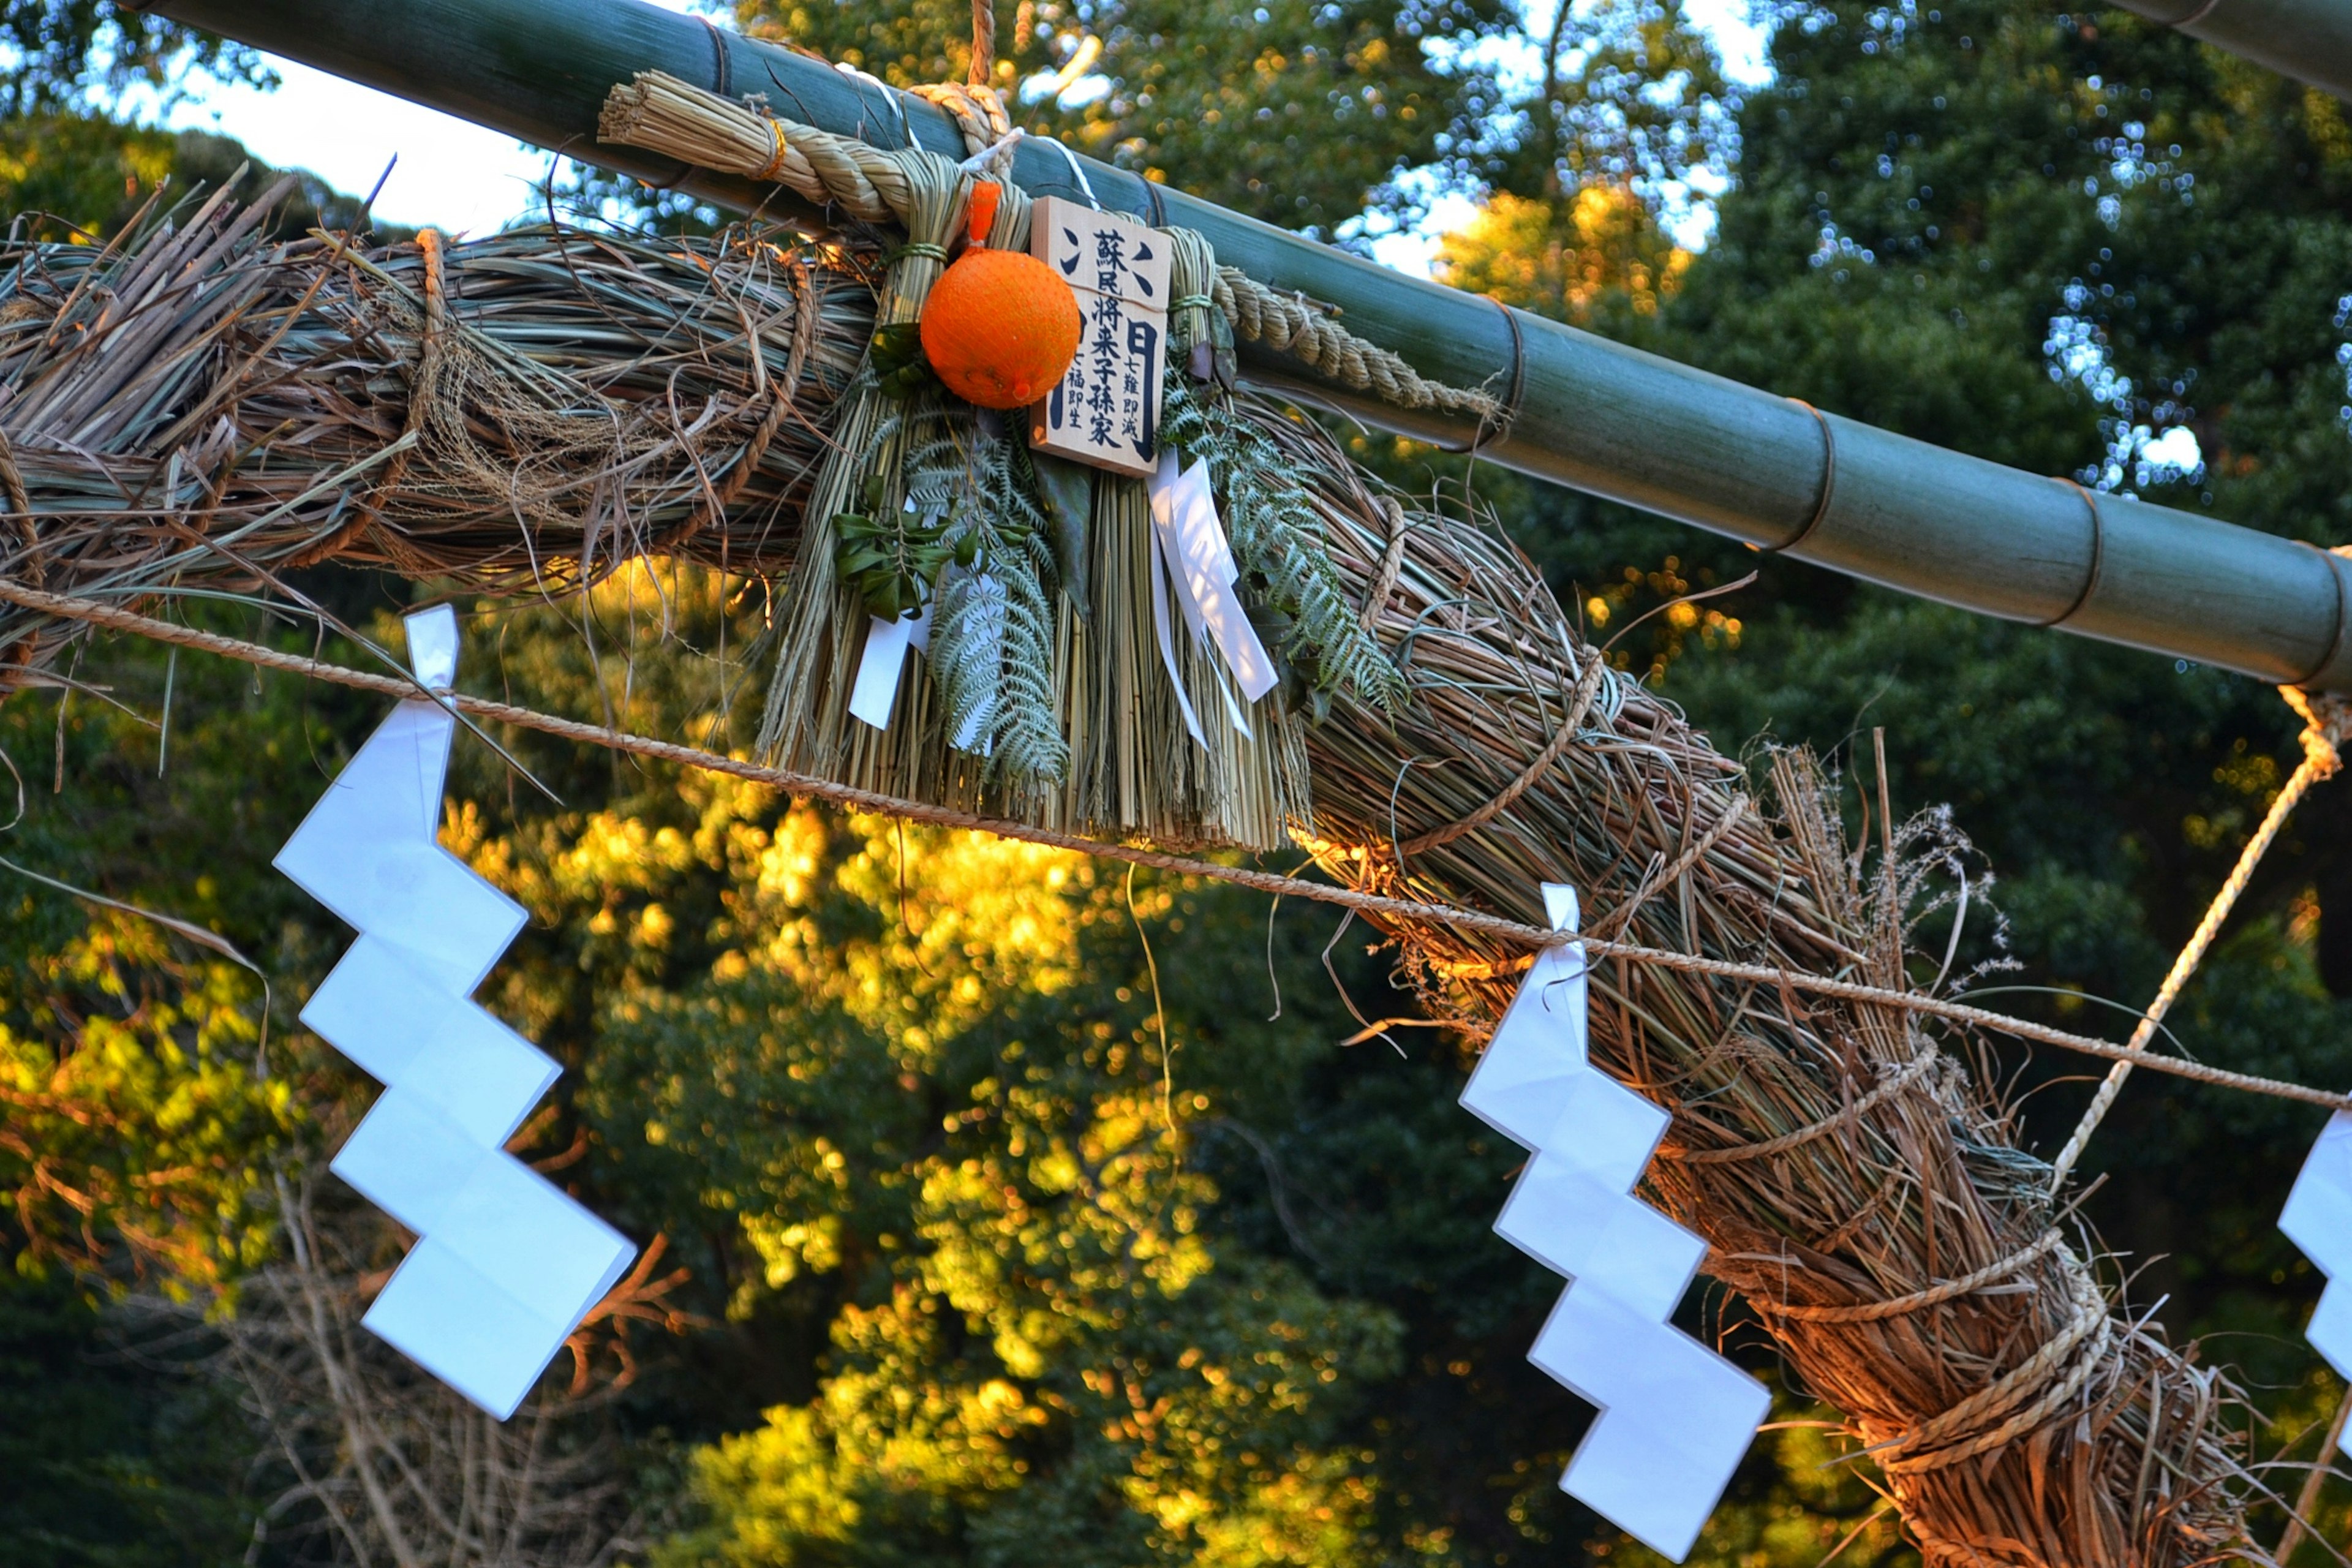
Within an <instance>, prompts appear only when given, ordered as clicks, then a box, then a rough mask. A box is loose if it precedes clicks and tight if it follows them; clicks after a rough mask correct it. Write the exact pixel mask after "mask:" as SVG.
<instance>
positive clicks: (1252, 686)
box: [1150, 451, 1279, 734]
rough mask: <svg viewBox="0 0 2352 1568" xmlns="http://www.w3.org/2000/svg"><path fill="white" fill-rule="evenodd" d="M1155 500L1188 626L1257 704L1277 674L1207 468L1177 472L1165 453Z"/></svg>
mask: <svg viewBox="0 0 2352 1568" xmlns="http://www.w3.org/2000/svg"><path fill="white" fill-rule="evenodd" d="M1150 497H1151V526H1152V536H1153V538H1154V539H1156V540H1157V541H1158V542H1159V545H1160V553H1161V554H1162V555H1164V556H1165V557H1166V559H1167V564H1168V572H1169V574H1170V576H1171V577H1172V578H1173V579H1174V581H1175V583H1176V584H1177V588H1178V590H1179V593H1178V600H1179V603H1180V604H1181V605H1182V608H1183V611H1184V624H1185V626H1187V627H1188V628H1189V629H1190V630H1191V631H1192V640H1193V641H1195V642H1202V643H1205V642H1212V641H1213V642H1214V643H1215V644H1216V646H1217V651H1218V652H1220V653H1221V654H1223V656H1224V659H1225V664H1226V667H1227V668H1230V669H1231V670H1232V671H1233V672H1234V679H1235V680H1236V681H1238V682H1239V683H1240V686H1241V690H1242V697H1243V700H1245V701H1249V702H1255V701H1256V700H1258V699H1259V698H1261V697H1264V696H1265V694H1266V693H1267V692H1269V691H1271V690H1273V689H1274V688H1275V685H1276V681H1277V679H1279V677H1277V676H1276V673H1275V668H1274V658H1273V656H1271V655H1270V654H1268V653H1267V652H1266V651H1265V644H1264V643H1263V642H1261V641H1260V640H1259V639H1258V635H1257V628H1256V627H1255V626H1251V625H1250V622H1249V616H1248V615H1247V613H1246V612H1244V609H1243V608H1242V601H1241V595H1240V594H1239V593H1238V592H1237V591H1236V589H1235V587H1234V584H1236V583H1238V582H1239V581H1240V580H1241V568H1240V567H1239V566H1238V565H1236V564H1235V563H1234V552H1233V549H1232V546H1231V545H1230V544H1228V543H1227V542H1226V540H1225V528H1224V523H1223V521H1222V520H1221V519H1219V518H1218V516H1217V501H1216V497H1215V495H1214V494H1213V492H1212V490H1211V489H1210V485H1209V466H1208V465H1207V464H1206V463H1200V462H1196V463H1194V464H1193V465H1192V467H1191V468H1183V469H1179V468H1177V466H1176V454H1175V453H1173V452H1172V451H1171V452H1163V453H1161V454H1160V471H1159V472H1158V473H1157V474H1156V475H1154V476H1153V478H1152V480H1151V487H1150ZM1235 724H1236V727H1237V728H1239V729H1240V730H1241V731H1242V732H1243V733H1244V734H1247V733H1249V725H1248V722H1247V721H1244V720H1236V721H1235Z"/></svg>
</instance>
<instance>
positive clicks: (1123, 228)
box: [1029, 196, 1169, 475]
mask: <svg viewBox="0 0 2352 1568" xmlns="http://www.w3.org/2000/svg"><path fill="white" fill-rule="evenodd" d="M1029 252H1030V254H1031V255H1033V256H1034V257H1036V258H1039V259H1040V260H1042V261H1044V262H1045V264H1046V265H1047V266H1049V267H1051V268H1053V269H1054V271H1055V275H1056V276H1058V277H1059V278H1061V279H1063V280H1064V281H1065V282H1066V283H1068V284H1069V286H1070V288H1071V289H1072V290H1073V291H1074V292H1076V295H1077V297H1078V319H1079V322H1080V330H1079V332H1078V357H1077V358H1076V359H1075V360H1073V361H1072V362H1071V363H1070V369H1069V372H1068V374H1066V375H1064V376H1063V377H1062V384H1061V385H1059V386H1057V387H1055V389H1054V392H1053V395H1051V396H1050V397H1048V398H1046V399H1045V401H1044V402H1043V403H1040V404H1038V405H1035V406H1034V407H1033V408H1032V409H1031V410H1030V421H1029V442H1030V445H1031V446H1033V447H1042V448H1044V449H1045V450H1046V451H1049V452H1054V453H1057V454H1058V455H1060V456H1062V457H1065V458H1071V459H1072V460H1074V461H1076V462H1080V463H1088V464H1091V465H1093V466H1094V467H1096V468H1108V469H1109V470H1111V471H1112V472H1113V473H1119V474H1138V475H1149V474H1150V473H1152V472H1153V471H1154V470H1155V469H1156V468H1158V467H1159V464H1160V452H1159V437H1160V369H1161V366H1162V364H1163V363H1165V361H1166V358H1167V353H1168V276H1169V274H1168V241H1167V239H1166V238H1165V237H1162V236H1161V235H1160V233H1159V232H1158V231H1157V230H1155V229H1153V228H1152V227H1151V226H1150V225H1148V224H1142V223H1139V222H1137V221H1136V220H1135V219H1133V218H1130V217H1125V216H1121V215H1119V214H1118V213H1107V212H1097V211H1095V210H1094V209H1093V208H1091V207H1086V206H1081V205H1079V204H1077V203H1076V202H1074V201H1070V200H1067V199H1066V198H1065V197H1061V196H1040V197H1038V198H1037V205H1036V206H1035V208H1034V210H1033V212H1032V214H1031V216H1030V225H1029Z"/></svg>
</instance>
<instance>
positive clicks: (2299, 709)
mask: <svg viewBox="0 0 2352 1568" xmlns="http://www.w3.org/2000/svg"><path fill="white" fill-rule="evenodd" d="M2279 695H2280V696H2281V697H2284V698H2285V699H2286V705H2287V706H2288V707H2290V708H2292V709H2294V710H2295V712H2296V713H2297V714H2298V715H2299V716H2300V717H2301V718H2302V720H2303V733H2302V734H2301V735H2300V736H2298V737H2297V739H2299V740H2300V741H2301V742H2303V755H2304V759H2305V763H2306V765H2307V766H2309V767H2310V768H2311V770H2312V772H2313V773H2314V774H2315V776H2317V777H2319V778H2323V779H2326V778H2334V777H2335V776H2336V773H2338V772H2339V771H2340V770H2341V769H2342V768H2343V766H2344V759H2343V757H2342V756H2341V755H2340V754H2339V752H2341V749H2342V747H2343V745H2344V742H2345V741H2346V740H2347V738H2352V701H2347V700H2345V699H2343V698H2341V697H2337V696H2335V695H2334V694H2332V693H2330V692H2326V691H2305V690H2304V689H2301V688H2300V687H2294V686H2282V687H2280V688H2279Z"/></svg>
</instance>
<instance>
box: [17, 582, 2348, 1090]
mask: <svg viewBox="0 0 2352 1568" xmlns="http://www.w3.org/2000/svg"><path fill="white" fill-rule="evenodd" d="M0 599H5V600H6V601H8V602H9V603H11V604H15V605H22V606H23V607H24V608H26V609H30V610H38V611H40V612H42V613H43V614H45V615H53V616H59V617H61V618H63V619H66V620H74V621H81V622H85V623H87V624H89V625H91V626H106V627H108V628H110V629H112V630H115V631H123V632H130V633H131V634H133V635H135V636H138V637H146V638H149V639H150V640H152V641H155V642H162V643H168V644H172V645H174V646H177V647H191V648H196V649H199V650H201V651H203V652H205V653H215V654H219V655H221V656H222V657H223V658H233V659H236V660H238V661H240V662H242V663H245V664H250V665H254V666H257V667H258V668H264V669H276V670H282V671H285V672H286V673H288V674H291V675H299V676H304V677H307V678H309V679H315V680H323V681H326V682H328V683H330V684H331V685H336V686H345V687H349V688H351V689H353V690H358V691H373V692H376V693H379V694H381V695H383V696H386V697H396V698H411V697H423V698H425V699H428V700H433V701H437V702H441V703H443V704H444V705H445V706H446V707H447V708H449V709H450V710H452V711H453V712H457V713H461V714H469V715H472V716H474V717H476V718H480V719H487V720H489V721H493V722H496V723H503V724H512V725H514V726H515V727H516V728H518V729H523V730H535V731H539V732H540V733H541V734H547V735H554V736H558V737H560V738H562V739H564V740H571V741H581V742H586V743H588V744H590V745H597V746H604V747H606V748H608V749H610V750H613V751H618V752H628V753H630V754H632V755H635V756H641V757H650V758H653V759H655V760H656V761H661V762H669V763H679V764H681V765H684V766H687V767H691V768H698V769H701V770H703V771H705V772H708V773H725V774H727V775H729V776H730V777H734V778H740V779H747V780H750V781H751V782H752V783H754V784H767V785H770V786H772V787H773V788H776V789H779V790H782V791H783V792H785V793H786V794H789V795H806V796H809V797H812V798H814V799H818V800H826V801H831V802H833V803H834V804H835V805H844V806H847V807H849V808H851V809H852V810H856V811H869V812H874V813H876V814H877V815H883V816H896V817H901V818H904V819H906V820H908V821H909V822H922V823H929V824H931V825H933V826H940V827H953V828H965V829H970V830H972V831H975V832H981V833H989V834H993V835H995V836H996V837H1000V838H1014V839H1020V840H1022V841H1024V842H1025V843H1030V844H1039V845H1044V846H1045V847H1049V848H1055V849H1067V850H1071V851H1073V852H1075V853H1077V854H1081V855H1091V856H1095V857H1097V858H1102V859H1108V860H1118V861H1123V862H1125V863H1127V864H1129V865H1134V866H1147V867H1150V868H1153V869H1155V870H1162V871H1170V872H1173V873H1175V874H1177V875H1180V876H1186V877H1199V878H1202V879H1205V880H1209V881H1217V882H1230V883H1232V884H1234V885H1235V886H1237V887H1244V888H1250V889H1255V890H1256V891H1258V892H1262V893H1272V894H1276V895H1279V896H1281V897H1284V898H1293V899H1305V900H1309V901H1312V902H1316V903H1324V904H1333V905H1337V906H1339V908H1342V909H1348V910H1354V911H1356V912H1357V913H1359V914H1365V915H1379V916H1383V917H1386V918H1389V919H1392V920H1398V921H1427V922H1432V923H1435V924H1440V925H1447V926H1452V927H1454V928H1455V929H1457V930H1460V931H1475V932H1481V933H1484V934H1486V935H1488V936H1492V937H1496V938H1498V939H1500V940H1502V941H1505V942H1511V943H1513V944H1514V945H1517V946H1520V947H1526V948H1529V949H1537V948H1545V947H1556V946H1560V945H1563V944H1565V943H1568V942H1582V943H1583V945H1584V947H1585V950H1586V952H1587V953H1588V954H1589V955H1593V956H1599V957H1603V958H1613V959H1616V960H1619V961H1621V962H1622V963H1639V964H1647V965H1652V966H1654V967H1657V968H1662V969H1679V970H1684V971H1686V972H1689V973H1697V974H1708V975H1714V976H1716V977H1717V978H1719V979H1725V980H1738V981H1746V982H1748V983H1751V984H1761V985H1782V986H1787V987H1789V988H1790V989H1792V990H1797V991H1805V992H1811V994H1815V995H1820V996H1834V997H1837V998H1839V999H1841V1000H1843V1001H1848V1002H1865V1003H1874V1004H1877V1005H1881V1006H1887V1007H1895V1008H1900V1009H1902V1010H1903V1011H1905V1012H1909V1013H1917V1014H1922V1015H1925V1016H1929V1017H1937V1018H1942V1019H1944V1020H1946V1021H1947V1022H1949V1023H1953V1024H1958V1025H1961V1026H1966V1027H1969V1028H1978V1029H1988V1030H1990V1031H1992V1032H1994V1033H1996V1034H2001V1035H2007V1036H2010V1037H2013V1038H2016V1039H2021V1040H2031V1041H2033V1042H2035V1043H2037V1044H2040V1045H2046V1046H2055V1047H2058V1048H2060V1049H2062V1050H2068V1051H2074V1052H2077V1053H2079V1054H2081V1055H2084V1056H2089V1057H2097V1058H2101V1059H2103V1060H2106V1061H2129V1062H2131V1063H2133V1064H2135V1065H2137V1066H2139V1067H2145V1068H2149V1069H2150V1070H2152V1071H2156V1072H2165V1073H2170V1074H2172V1075H2174V1076H2175V1077H2178V1078H2185V1079H2192V1080H2194V1081H2196V1082H2199V1083H2208V1084H2213V1085H2216V1086H2218V1087H2221V1088H2224V1089H2244V1090H2246V1091H2247V1092H2249V1093H2253V1094H2266V1095H2270V1096H2273V1098H2276V1099H2280V1100H2300V1101H2302V1102H2304V1103H2305V1104H2307V1105H2320V1106H2326V1108H2327V1109H2329V1110H2352V1095H2345V1094H2335V1093H2330V1092H2329V1091H2327V1090H2326V1089H2311V1088H2308V1087H2306V1086H2305V1085H2303V1084H2299V1083H2288V1082H2284V1081H2282V1080H2280V1079H2267V1078H2261V1077H2257V1076H2256V1075H2254V1074H2252V1073H2242V1072H2231V1071H2229V1070H2227V1069H2226V1068H2215V1067H2208V1066H2207V1065H2205V1064H2204V1063H2202V1062H2192V1061H2184V1060H2182V1059H2180V1058H2177V1057H2160V1056H2154V1055H2150V1054H2148V1053H2147V1052H2144V1051H2142V1052H2134V1051H2132V1050H2131V1049H2130V1048H2129V1047H2125V1046H2118V1045H2115V1044H2112V1043H2110V1042H2108V1041H2105V1040H2097V1039H2093V1038H2091V1037H2088V1036H2086V1035H2072V1034H2068V1033H2067V1032H2065V1031H2064V1030H2063V1029H2053V1028H2050V1027H2048V1026H2044V1025H2041V1024H2034V1023H2029V1022H2028V1021H2026V1020H2025V1019H2022V1018H2012V1017H2010V1016H2007V1015H2006V1014H2001V1013H1994V1012H1990V1011H1987V1010H1986V1009H1984V1008H1981V1007H1971V1006H1969V1005H1967V1004H1965V1003H1960V1002H1949V1001H1946V1000H1943V999H1942V998H1940V997H1935V996H1929V995H1926V994H1922V993H1919V992H1915V991H1895V990H1889V989H1886V988H1884V987H1881V986H1875V985H1862V984H1855V983H1853V982H1852V981H1845V980H1833V979H1831V978H1829V977H1828V976H1825V975H1819V974H1810V973H1805V972H1803V971H1801V970H1794V969H1783V968H1779V967H1776V966H1773V965H1769V964H1761V963H1731V962H1729V961H1727V960H1724V959H1714V958H1701V957H1698V956H1697V955H1696V954H1693V953H1686V952H1671V951H1668V950H1665V949H1663V948H1653V947H1643V946H1641V945H1639V944H1637V943H1634V942H1610V941H1604V940H1601V939H1597V938H1580V937H1578V936H1577V935H1575V934H1574V933H1572V932H1563V931H1547V930H1545V929H1544V928H1542V927H1541V926H1532V925H1527V924H1523V923H1521V922H1520V921H1513V920H1506V919H1504V918H1503V917H1501V916H1499V915H1490V914H1483V913H1481V912H1479V911H1478V910H1464V909H1455V908H1452V907H1449V906H1446V905H1443V904H1428V903H1421V902H1418V901H1415V900H1410V899H1391V898H1386V897H1383V896H1381V895H1380V894H1377V893H1361V892H1358V891H1356V890H1355V889H1351V888H1336V887H1332V886H1330V885H1329V884H1328V883H1323V882H1308V881H1304V880H1301V879H1298V878H1296V877H1286V876H1282V875H1280V874H1278V873H1276V872H1271V871H1255V870H1251V869H1249V868H1246V867H1241V866H1221V865H1219V864H1217V863H1216V862H1214V861H1212V860H1200V859H1195V858H1191V857H1189V856H1182V855H1170V854H1166V853H1163V852H1162V851H1160V850H1157V849H1143V848H1139V847H1135V846H1133V845H1128V844H1109V843H1105V842H1103V841H1102V840H1100V839H1094V838H1085V837H1079V836H1078V835H1076V834H1073V833H1062V832H1057V831H1055V829H1052V828H1047V827H1037V826H1031V825H1030V824H1028V823H1024V822H1013V821H1007V820H1005V819H1003V818H1001V817H991V816H980V815H978V814H977V813H973V812H968V811H959V810H956V809H955V808H953V807H951V806H944V805H932V804H930V803H929V802H926V801H915V800H905V799H901V798H899V797H898V796H896V795H882V794H879V793H877V792H876V791H873V790H863V789H856V788H853V787H851V786H849V785H847V784H835V783H834V782H833V781H832V780H830V779H821V778H814V777H812V776H810V775H808V774H805V773H793V772H790V771H788V770H786V769H783V768H768V767H761V766H760V765H759V764H757V763H747V762H744V761H742V760H741V759H740V758H737V757H729V756H722V755H720V754H719V753H718V752H707V751H703V750H701V749H699V748H698V747H694V746H681V745H678V744H677V743H675V742H669V741H656V740H654V739H652V738H650V737H647V736H644V735H633V734H630V733H628V732H627V731H621V730H613V729H608V728H605V727H604V726H602V725H596V724H583V723H582V722H580V721H577V720H572V719H561V718H557V717H555V716H554V715H552V714H548V713H541V712H539V711H537V710H534V709H530V708H521V707H518V706H516V705H514V704H513V703H509V702H494V701H491V700H488V699H487V698H481V697H466V696H460V695H456V694H452V693H444V692H435V691H428V690H426V689H425V688H424V687H423V686H421V685H419V684H418V683H417V682H416V681H415V680H414V679H406V678H404V677H400V676H390V675H371V674H368V673H367V672H365V671H363V670H356V669H351V668H345V667H344V666H341V665H338V664H330V663H328V662H326V661H325V660H323V659H316V658H305V657H303V656H302V655H299V654H289V653H281V652H279V651H278V650H277V649H275V648H269V647H262V646H261V645H259V644H258V643H250V642H246V641H243V640H241V639H239V638H236V637H223V636H220V635H219V634H217V633H215V632H205V631H197V630H195V629H194V628H193V627H189V626H175V625H173V623H171V622H169V621H161V620H156V619H154V618H152V617H151V616H142V615H138V614H135V613H133V612H131V611H129V610H123V609H118V608H116V607H114V606H113V605H103V604H99V603H96V602H94V601H91V600H88V599H75V598H68V597H66V596H64V595H58V594H45V593H42V592H41V591H40V590H38V589H35V588H26V587H24V586H21V585H19V584H14V583H9V582H6V581H5V580H0Z"/></svg>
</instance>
